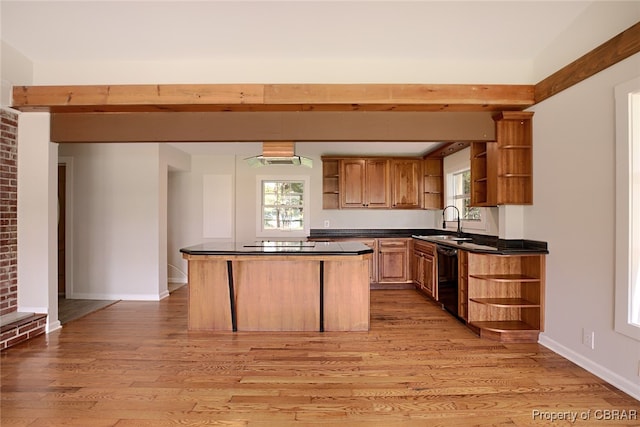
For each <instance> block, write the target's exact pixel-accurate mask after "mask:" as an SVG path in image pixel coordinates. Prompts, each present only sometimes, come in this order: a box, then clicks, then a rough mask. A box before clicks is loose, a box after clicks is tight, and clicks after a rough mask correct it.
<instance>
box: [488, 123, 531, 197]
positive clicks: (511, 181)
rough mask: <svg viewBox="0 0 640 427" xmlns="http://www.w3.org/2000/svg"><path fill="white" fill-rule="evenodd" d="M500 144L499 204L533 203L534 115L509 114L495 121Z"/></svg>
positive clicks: (498, 169) (498, 172)
mask: <svg viewBox="0 0 640 427" xmlns="http://www.w3.org/2000/svg"><path fill="white" fill-rule="evenodd" d="M493 119H494V120H495V122H496V140H497V144H498V147H497V148H498V155H497V157H498V167H497V176H498V178H497V185H498V189H497V193H498V204H515V205H530V204H532V203H533V166H532V163H533V162H532V159H533V153H532V148H533V120H532V119H533V113H530V112H517V111H509V112H503V113H500V114H498V115H496V116H494V118H493Z"/></svg>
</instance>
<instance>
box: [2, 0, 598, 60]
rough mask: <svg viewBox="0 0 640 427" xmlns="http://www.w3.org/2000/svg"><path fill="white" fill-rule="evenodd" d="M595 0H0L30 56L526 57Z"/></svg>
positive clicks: (15, 39)
mask: <svg viewBox="0 0 640 427" xmlns="http://www.w3.org/2000/svg"><path fill="white" fill-rule="evenodd" d="M591 3H593V1H581V0H574V1H494V2H488V1H479V0H476V1H439V2H438V1H408V2H403V1H332V2H330V1H304V0H302V1H281V2H275V1H238V0H236V1H137V2H134V1H113V0H112V1H91V0H89V1H86V0H85V1H77V0H76V1H66V2H64V1H53V0H49V1H28V0H19V1H17V0H2V1H1V2H0V4H1V11H2V21H1V25H2V26H1V32H2V39H3V40H4V41H5V42H7V43H8V44H9V45H11V46H13V47H14V48H15V49H17V50H18V51H20V52H21V53H22V54H24V55H25V56H27V57H28V58H29V59H31V60H32V61H34V62H38V61H54V60H64V61H68V60H97V59H100V60H134V59H135V60H166V59H172V60H176V59H201V58H221V57H222V58H224V57H226V58H245V57H252V58H256V57H264V58H269V59H274V58H297V59H300V58H313V59H316V60H317V59H322V58H388V59H394V58H396V59H399V58H412V59H425V58H426V59H458V58H465V59H475V58H482V59H483V60H486V59H495V60H513V59H531V58H533V57H535V56H536V55H538V54H539V53H540V52H541V51H543V50H544V49H545V48H546V47H547V46H549V44H550V43H552V42H553V40H554V39H555V38H556V37H557V36H558V35H559V34H560V33H562V32H563V31H564V30H565V29H566V28H567V27H568V26H569V25H570V24H571V23H572V22H573V21H574V20H575V19H576V17H577V16H579V15H580V14H581V13H582V12H583V11H584V10H585V8H586V7H588V6H589V4H591Z"/></svg>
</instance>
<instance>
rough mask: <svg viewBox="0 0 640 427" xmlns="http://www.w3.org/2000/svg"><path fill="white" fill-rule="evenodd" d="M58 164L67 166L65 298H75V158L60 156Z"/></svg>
mask: <svg viewBox="0 0 640 427" xmlns="http://www.w3.org/2000/svg"><path fill="white" fill-rule="evenodd" d="M58 164H63V165H65V166H66V175H65V181H66V187H65V190H66V191H65V236H64V239H65V260H64V268H65V298H67V299H72V298H73V259H74V256H73V206H74V203H73V194H74V191H73V188H74V185H73V157H66V156H59V157H58Z"/></svg>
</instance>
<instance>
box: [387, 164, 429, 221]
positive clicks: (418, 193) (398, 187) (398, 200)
mask: <svg viewBox="0 0 640 427" xmlns="http://www.w3.org/2000/svg"><path fill="white" fill-rule="evenodd" d="M391 183H392V186H391V206H392V207H393V208H397V209H420V208H421V207H422V160H418V159H394V160H391Z"/></svg>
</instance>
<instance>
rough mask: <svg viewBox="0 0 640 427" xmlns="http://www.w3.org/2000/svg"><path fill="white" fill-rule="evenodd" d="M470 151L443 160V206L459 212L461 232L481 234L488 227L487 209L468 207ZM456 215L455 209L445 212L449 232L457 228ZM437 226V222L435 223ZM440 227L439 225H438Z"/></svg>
mask: <svg viewBox="0 0 640 427" xmlns="http://www.w3.org/2000/svg"><path fill="white" fill-rule="evenodd" d="M470 157H471V149H470V148H465V149H464V150H460V151H458V152H457V153H454V154H452V155H450V156H447V157H445V158H444V162H443V172H444V177H445V181H444V187H445V189H444V190H445V206H449V205H453V206H455V207H457V208H458V209H459V210H460V220H461V224H460V225H461V226H462V230H463V231H468V232H483V231H487V227H488V226H489V224H488V221H487V218H488V217H491V215H489V212H488V209H487V208H476V207H470V206H469V205H470V204H471V161H470ZM457 219H458V217H457V214H456V211H455V209H452V208H449V209H447V211H446V220H447V221H450V222H449V223H448V224H447V228H448V229H449V230H455V229H456V228H457V225H458V224H457ZM436 222H437V223H438V224H439V222H440V221H439V220H438V221H436ZM439 225H440V224H439Z"/></svg>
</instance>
